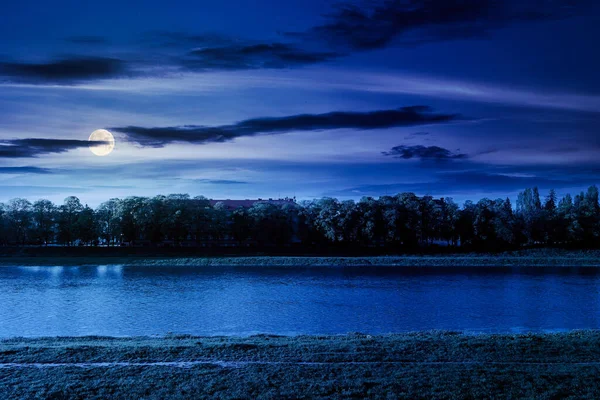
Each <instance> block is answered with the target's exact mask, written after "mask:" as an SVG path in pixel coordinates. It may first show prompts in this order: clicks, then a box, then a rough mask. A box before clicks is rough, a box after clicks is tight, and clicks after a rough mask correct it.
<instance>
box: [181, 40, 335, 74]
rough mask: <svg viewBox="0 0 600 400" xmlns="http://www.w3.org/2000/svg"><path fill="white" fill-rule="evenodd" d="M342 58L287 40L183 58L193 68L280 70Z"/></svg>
mask: <svg viewBox="0 0 600 400" xmlns="http://www.w3.org/2000/svg"><path fill="white" fill-rule="evenodd" d="M337 57H340V54H338V53H333V52H319V51H310V50H305V49H301V48H299V47H296V46H292V45H290V44H285V43H259V44H246V45H238V44H231V45H227V46H219V47H204V48H201V49H196V50H192V51H191V52H189V53H188V56H187V57H185V58H183V59H182V60H181V65H182V66H183V67H184V68H186V69H190V70H200V71H201V70H238V69H261V68H267V69H278V68H290V67H297V66H301V65H309V64H315V63H321V62H325V61H329V60H332V59H334V58H337Z"/></svg>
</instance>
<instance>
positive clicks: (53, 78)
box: [0, 57, 131, 84]
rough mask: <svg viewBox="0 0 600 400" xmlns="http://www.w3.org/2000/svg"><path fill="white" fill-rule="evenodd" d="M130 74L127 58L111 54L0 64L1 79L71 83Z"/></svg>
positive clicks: (25, 81)
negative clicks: (119, 57) (118, 57)
mask: <svg viewBox="0 0 600 400" xmlns="http://www.w3.org/2000/svg"><path fill="white" fill-rule="evenodd" d="M130 75H131V71H130V70H129V68H128V66H127V63H126V62H125V61H123V60H120V59H116V58H108V57H71V58H64V59H60V60H56V61H49V62H46V63H23V62H2V63H0V80H2V79H4V80H7V81H9V82H24V83H59V84H69V83H77V82H81V81H90V80H98V79H109V78H119V77H124V76H130Z"/></svg>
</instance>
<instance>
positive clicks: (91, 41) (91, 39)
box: [66, 36, 108, 45]
mask: <svg viewBox="0 0 600 400" xmlns="http://www.w3.org/2000/svg"><path fill="white" fill-rule="evenodd" d="M66 41H67V42H71V43H75V44H84V45H100V44H107V43H108V40H106V38H103V37H101V36H71V37H68V38H67V39H66Z"/></svg>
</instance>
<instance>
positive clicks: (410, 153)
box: [381, 145, 468, 160]
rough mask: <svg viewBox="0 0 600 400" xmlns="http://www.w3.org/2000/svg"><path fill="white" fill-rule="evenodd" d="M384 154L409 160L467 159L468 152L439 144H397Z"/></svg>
mask: <svg viewBox="0 0 600 400" xmlns="http://www.w3.org/2000/svg"><path fill="white" fill-rule="evenodd" d="M381 154H383V155H384V156H391V157H394V158H403V159H405V160H409V159H411V158H420V159H421V160H456V159H465V158H467V157H468V156H467V155H466V154H460V153H452V152H451V151H450V150H448V149H444V148H443V147H438V146H421V145H417V146H404V145H402V146H395V147H392V149H391V150H390V151H383V152H381Z"/></svg>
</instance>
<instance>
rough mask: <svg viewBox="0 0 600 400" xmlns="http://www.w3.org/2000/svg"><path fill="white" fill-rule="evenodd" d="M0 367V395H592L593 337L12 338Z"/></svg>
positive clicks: (3, 346)
mask: <svg viewBox="0 0 600 400" xmlns="http://www.w3.org/2000/svg"><path fill="white" fill-rule="evenodd" d="M175 362H177V363H181V362H188V364H169V363H175ZM8 363H14V364H10V365H9V364H8ZM33 363H39V364H36V365H34V364H33ZM51 363H60V365H56V364H54V365H52V364H51ZM78 363H86V364H78ZM98 363H107V364H98ZM119 363H120V364H119ZM156 363H163V364H156ZM0 367H1V369H0V398H54V399H67V398H69V399H70V398H75V399H78V398H81V399H84V398H86V399H87V398H95V399H110V398H119V399H141V398H144V399H169V398H175V399H184V398H223V399H226V398H243V399H246V398H248V399H255V398H267V399H268V398H394V399H395V398H409V399H418V398H539V399H552V398H579V399H580V398H599V397H600V380H598V379H597V376H598V373H599V372H600V333H599V332H596V331H577V332H571V333H564V334H543V335H478V336H469V335H463V334H458V333H451V332H429V333H414V334H401V335H389V336H368V335H360V334H353V335H347V336H298V337H277V336H265V335H260V336H252V337H249V338H230V337H204V338H202V337H191V336H171V337H166V338H102V337H83V338H45V339H20V338H16V339H10V340H4V341H0Z"/></svg>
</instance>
